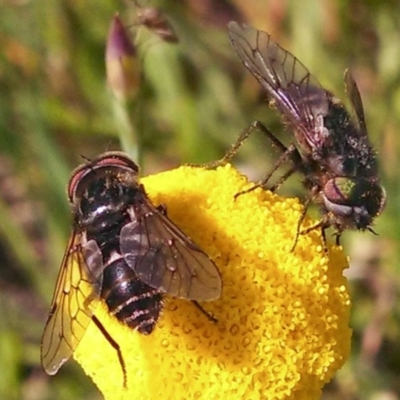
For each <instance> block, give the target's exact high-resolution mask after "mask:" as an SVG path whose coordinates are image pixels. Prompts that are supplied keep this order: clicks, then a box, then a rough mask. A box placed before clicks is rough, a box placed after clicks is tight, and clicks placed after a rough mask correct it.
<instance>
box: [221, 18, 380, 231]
mask: <svg viewBox="0 0 400 400" xmlns="http://www.w3.org/2000/svg"><path fill="white" fill-rule="evenodd" d="M228 27H229V37H230V40H231V42H232V45H233V47H234V49H235V50H236V53H237V54H238V56H239V58H240V59H241V60H242V62H243V64H244V65H245V67H246V68H247V69H248V70H249V71H250V72H251V73H252V74H253V75H254V77H255V78H256V79H257V80H258V81H259V83H260V84H261V86H262V87H263V88H264V90H265V92H266V94H267V96H268V97H269V99H270V100H271V102H272V104H273V105H274V107H275V108H276V109H277V110H278V111H279V112H280V113H281V115H282V117H283V119H284V122H285V123H286V125H288V127H289V129H290V130H291V131H292V132H293V135H294V139H295V141H294V142H293V143H292V144H291V145H290V146H286V145H284V144H283V143H282V142H281V141H280V140H279V139H278V138H276V137H275V135H273V134H272V133H271V132H270V131H269V130H268V129H267V128H266V127H265V126H263V125H262V124H261V123H259V122H256V123H253V125H252V126H251V127H250V129H248V130H247V131H246V132H244V133H243V134H242V136H241V137H240V138H239V140H238V142H237V143H235V144H234V146H233V149H234V150H233V151H232V150H231V151H230V155H231V154H232V153H234V152H235V151H236V150H237V148H238V147H239V146H240V144H241V142H243V140H244V138H245V137H247V136H248V135H249V133H250V132H251V131H252V129H254V128H260V129H261V130H262V131H263V132H264V133H265V134H266V135H267V137H268V138H269V139H270V140H271V141H272V143H273V144H274V145H275V146H276V147H277V148H278V149H279V150H280V152H281V156H280V157H279V160H278V162H277V165H275V166H274V168H273V170H272V172H271V173H270V174H268V175H267V177H266V178H265V179H264V180H263V182H262V183H261V184H262V185H263V186H264V185H266V183H267V182H268V180H269V178H270V177H271V175H272V173H273V172H274V171H275V170H276V169H277V168H278V167H279V165H280V164H282V163H283V162H285V161H287V160H288V161H291V162H292V167H291V169H290V170H289V171H288V173H286V174H285V175H284V176H283V177H281V179H280V180H279V183H282V182H283V181H284V180H285V179H287V178H288V177H289V176H290V175H291V174H292V173H293V172H295V171H298V172H300V173H302V174H303V182H304V185H305V186H306V188H307V189H309V191H310V196H309V199H308V201H307V203H306V204H307V205H308V204H309V202H310V201H313V202H315V203H316V204H318V205H319V206H320V209H321V212H322V220H321V221H320V222H319V223H318V225H316V226H314V227H312V229H315V228H316V227H322V229H323V230H324V229H326V228H328V227H330V226H332V227H333V228H334V229H335V230H336V234H337V238H339V236H340V234H341V233H342V231H343V230H344V229H347V228H350V229H358V230H366V229H367V230H370V231H372V228H371V225H372V223H373V220H374V218H375V217H376V216H377V215H379V214H380V212H381V211H382V210H383V207H384V205H385V199H386V196H385V191H384V189H383V188H382V186H381V185H380V184H379V180H378V166H377V160H376V154H375V151H374V150H373V148H372V146H371V144H370V142H369V140H368V136H367V130H366V124H365V119H364V111H363V106H362V102H361V96H360V93H359V90H358V88H357V85H356V82H355V81H354V79H353V77H352V76H351V74H350V73H349V72H346V74H345V83H346V88H347V92H348V95H349V99H350V102H351V105H352V108H353V114H354V115H350V114H349V113H348V112H347V110H346V109H345V107H344V105H343V104H342V103H341V102H340V101H339V100H338V99H337V98H336V97H334V96H333V95H332V94H331V93H330V92H329V91H327V90H325V89H324V88H323V87H322V86H321V85H320V83H319V82H318V81H317V80H316V79H315V78H314V77H313V76H312V75H311V74H310V72H309V71H308V69H307V68H306V67H305V66H304V65H303V64H302V63H301V62H300V61H299V60H298V59H297V58H296V57H294V56H293V55H292V54H290V53H289V52H288V51H286V50H285V49H283V48H282V47H280V46H279V45H278V44H277V43H275V42H274V41H273V40H272V39H271V36H270V35H269V34H268V33H266V32H263V31H259V30H256V29H253V28H251V27H248V26H246V25H243V26H240V25H239V24H238V23H236V22H230V23H229V25H228ZM304 215H305V212H304V214H303V216H302V218H301V220H300V222H299V225H300V224H301V222H302V220H303V218H304ZM308 230H310V229H308ZM308 230H307V231H308Z"/></svg>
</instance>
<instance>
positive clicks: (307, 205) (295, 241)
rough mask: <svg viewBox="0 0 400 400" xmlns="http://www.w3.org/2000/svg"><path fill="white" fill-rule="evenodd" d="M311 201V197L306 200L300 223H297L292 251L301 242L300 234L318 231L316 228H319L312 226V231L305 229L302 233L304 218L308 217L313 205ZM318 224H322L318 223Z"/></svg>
mask: <svg viewBox="0 0 400 400" xmlns="http://www.w3.org/2000/svg"><path fill="white" fill-rule="evenodd" d="M311 200H312V198H311V197H309V198H308V199H307V200H306V202H305V203H304V206H303V210H302V212H301V215H300V218H299V221H298V222H297V229H296V236H295V237H294V242H293V246H292V248H291V250H290V251H294V249H295V248H296V245H297V241H298V240H299V236H300V234H301V235H303V234H305V233H307V232H310V231H312V230H314V229H316V228H317V227H318V226H312V227H311V229H310V228H308V229H305V230H304V231H300V227H301V224H302V223H303V221H304V218H305V217H306V214H307V210H308V207H309V206H310V204H311ZM318 224H320V222H318Z"/></svg>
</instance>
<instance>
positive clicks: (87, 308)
mask: <svg viewBox="0 0 400 400" xmlns="http://www.w3.org/2000/svg"><path fill="white" fill-rule="evenodd" d="M100 290H101V283H100V282H98V280H97V279H96V278H95V277H94V275H93V274H92V273H91V272H90V271H89V269H88V268H87V266H86V263H85V260H84V256H83V253H82V246H81V235H80V234H76V233H73V234H72V236H71V239H70V241H69V243H68V247H67V250H66V252H65V255H64V258H63V261H62V264H61V268H60V272H59V274H58V278H57V284H56V288H55V291H54V295H53V300H52V303H51V309H50V315H49V317H48V320H47V322H46V326H45V328H44V332H43V337H42V348H41V360H42V366H43V368H44V370H45V371H46V372H47V373H48V374H49V375H54V374H56V373H57V371H58V370H59V369H60V367H61V366H62V365H63V364H64V363H65V362H66V361H67V360H68V359H69V358H70V357H71V355H72V353H73V352H74V350H75V349H76V347H77V346H78V344H79V342H80V341H81V339H82V337H83V335H84V333H85V331H86V329H87V326H88V325H89V322H90V321H91V318H92V315H93V312H94V311H95V308H96V305H97V304H98V302H97V301H96V300H98V299H99V296H100Z"/></svg>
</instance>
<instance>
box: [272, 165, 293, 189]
mask: <svg viewBox="0 0 400 400" xmlns="http://www.w3.org/2000/svg"><path fill="white" fill-rule="evenodd" d="M296 171H297V167H292V168H290V169H289V170H288V171H286V172H285V174H283V175H282V176H281V177H280V178H279V179H278V180H277V181H276V182H275V183H274V185H273V186H271V187H270V188H269V190H270V191H271V192H275V191H276V190H278V188H279V187H280V186H281V185H282V183H283V182H285V181H286V179H288V178H290V177H291V176H292V175H293V174H294V173H295V172H296Z"/></svg>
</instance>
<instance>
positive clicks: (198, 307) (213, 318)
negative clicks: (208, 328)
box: [192, 300, 218, 324]
mask: <svg viewBox="0 0 400 400" xmlns="http://www.w3.org/2000/svg"><path fill="white" fill-rule="evenodd" d="M192 303H193V305H194V306H195V307H196V308H197V309H198V310H199V311H200V312H201V313H202V314H204V315H205V316H206V317H207V318H208V320H209V321H211V322H214V323H215V324H216V323H217V322H218V320H217V319H216V318H215V317H213V316H212V315H210V314H209V313H208V312H207V311H206V310H205V309H204V308H203V307H202V306H201V305H200V304H199V303H198V302H197V301H196V300H192Z"/></svg>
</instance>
